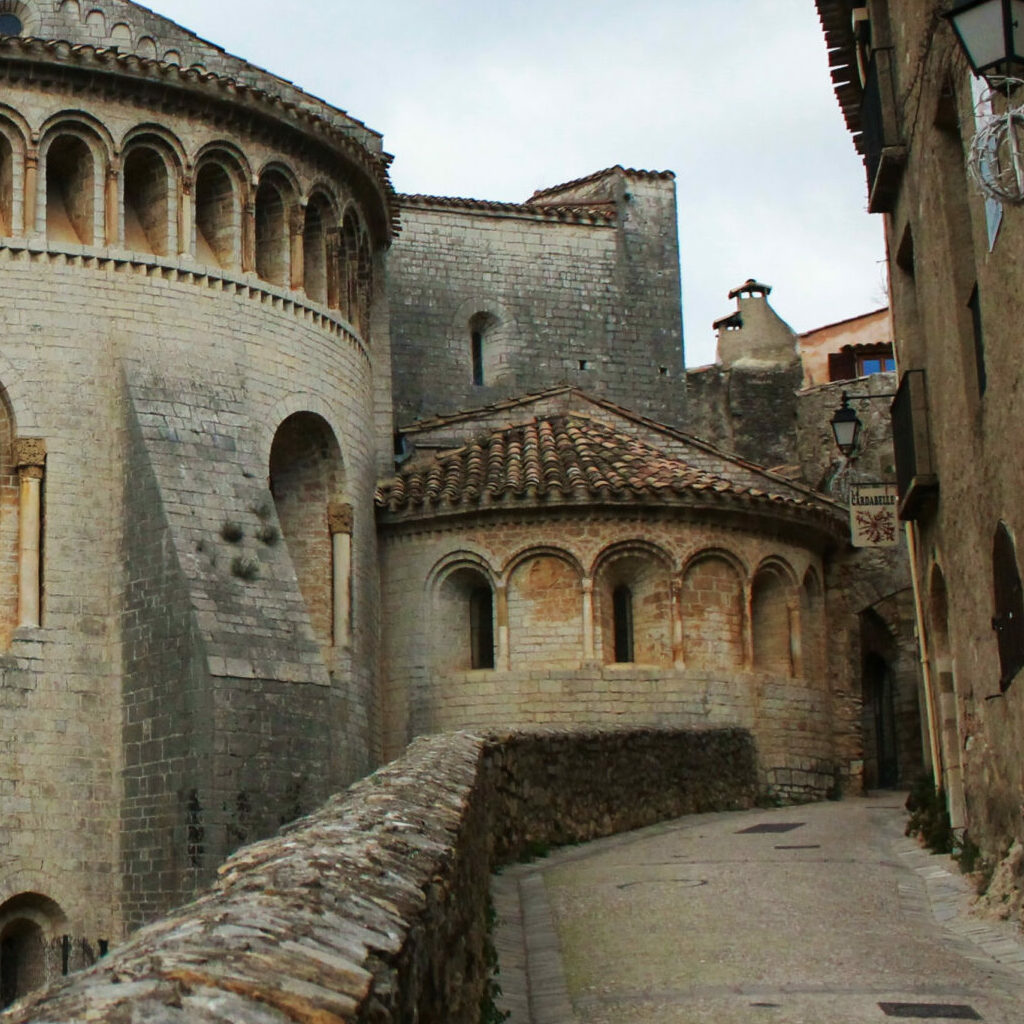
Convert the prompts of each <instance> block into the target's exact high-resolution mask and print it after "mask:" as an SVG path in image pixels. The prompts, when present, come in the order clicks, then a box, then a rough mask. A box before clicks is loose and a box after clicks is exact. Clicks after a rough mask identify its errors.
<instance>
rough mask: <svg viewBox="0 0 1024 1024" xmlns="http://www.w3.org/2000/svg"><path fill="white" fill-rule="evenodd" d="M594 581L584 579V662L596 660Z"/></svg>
mask: <svg viewBox="0 0 1024 1024" xmlns="http://www.w3.org/2000/svg"><path fill="white" fill-rule="evenodd" d="M594 657H595V654H594V580H593V578H592V577H590V576H584V577H583V662H584V664H590V663H591V662H592V661H593V660H594Z"/></svg>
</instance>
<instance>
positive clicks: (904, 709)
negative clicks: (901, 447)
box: [796, 373, 925, 786]
mask: <svg viewBox="0 0 1024 1024" xmlns="http://www.w3.org/2000/svg"><path fill="white" fill-rule="evenodd" d="M896 383H897V382H896V376H895V374H891V373H881V374H875V375H872V376H870V377H862V378H859V379H857V380H849V381H838V382H836V383H833V384H826V385H822V386H820V387H814V388H808V389H806V390H804V391H802V392H800V394H799V400H798V404H797V412H798V423H797V431H796V438H797V449H798V452H799V456H800V462H801V472H802V475H803V478H804V480H805V481H806V482H807V483H809V484H811V485H812V486H814V487H817V488H820V489H821V490H822V491H824V492H825V493H828V494H831V495H832V496H833V497H834V498H836V499H837V500H839V501H844V502H848V501H849V498H850V485H851V484H853V483H870V482H876V481H890V482H891V481H894V480H895V466H894V456H893V448H892V425H891V421H890V418H889V407H890V405H891V402H892V398H891V396H892V394H893V393H894V391H895V389H896ZM844 393H847V394H848V395H849V397H850V400H851V402H852V405H853V407H854V408H855V409H856V411H857V415H858V417H859V418H860V419H861V421H862V423H863V429H862V434H861V442H860V447H859V450H858V452H857V453H856V455H855V456H854V457H853V458H846V457H845V456H843V455H841V454H840V453H839V452H838V450H837V449H836V447H835V441H834V439H833V436H832V429H831V426H830V424H829V421H830V420H831V418H832V416H833V414H834V413H835V411H836V409H837V408H839V405H840V404H841V401H842V395H843V394H844ZM828 584H829V590H830V593H829V595H828V598H827V600H828V602H829V606H830V608H831V612H830V615H829V621H830V624H831V628H832V630H833V633H832V636H831V638H830V646H831V650H832V654H831V658H832V673H833V677H834V679H835V680H836V694H837V699H838V700H841V701H842V702H843V703H844V704H847V705H848V706H849V708H850V716H848V720H849V721H850V722H851V724H852V723H853V722H855V721H858V720H859V721H861V724H860V726H859V728H857V729H856V731H855V733H854V734H852V735H851V736H850V737H849V744H850V747H849V749H850V757H849V760H851V761H855V760H857V759H861V758H862V759H863V760H864V761H865V764H866V772H865V776H864V778H865V782H866V784H867V785H868V786H875V785H877V781H878V776H877V754H876V752H875V751H874V750H873V749H872V746H873V744H874V725H873V724H871V723H870V722H868V721H866V720H863V714H862V712H858V713H856V715H855V714H854V709H855V708H856V707H857V705H860V707H861V708H862V709H863V707H864V706H865V693H864V690H863V686H864V678H863V675H864V667H865V658H866V656H867V655H868V654H869V653H871V651H870V650H869V649H867V648H865V646H864V643H863V639H862V637H863V622H864V619H865V617H874V616H877V620H878V621H879V622H880V623H882V624H883V629H884V631H885V636H886V637H887V639H886V641H885V643H884V645H883V646H884V650H882V649H879V650H875V653H876V654H878V655H879V656H882V657H884V659H885V661H886V663H887V664H888V666H889V670H890V672H891V677H892V681H893V687H894V701H895V711H896V740H897V754H898V764H899V781H900V783H901V784H906V785H909V784H911V783H912V782H913V781H914V780H915V778H916V777H917V776H918V775H919V774H921V772H922V771H923V770H924V762H923V750H922V745H923V740H922V731H921V727H922V724H923V723H924V711H925V707H924V702H923V700H919V694H920V689H921V670H920V664H919V659H918V652H917V640H916V627H915V612H914V604H913V585H912V580H911V575H910V564H909V560H908V557H907V546H906V539H905V537H904V535H903V531H902V530H900V534H899V544H898V545H897V547H895V548H862V549H855V548H847V549H844V550H843V551H840V552H838V553H837V555H836V558H835V559H834V560H833V562H832V563H831V564H830V566H829V569H828ZM868 703H870V699H869V701H868ZM865 743H866V746H865ZM858 746H859V747H860V752H857V747H858Z"/></svg>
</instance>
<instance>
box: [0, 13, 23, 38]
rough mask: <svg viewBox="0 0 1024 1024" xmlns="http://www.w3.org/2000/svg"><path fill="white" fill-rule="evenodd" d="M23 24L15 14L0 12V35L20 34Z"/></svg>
mask: <svg viewBox="0 0 1024 1024" xmlns="http://www.w3.org/2000/svg"><path fill="white" fill-rule="evenodd" d="M23 29H24V26H23V25H22V23H21V18H19V17H18V16H17V15H16V14H0V36H20V35H21V33H22V31H23Z"/></svg>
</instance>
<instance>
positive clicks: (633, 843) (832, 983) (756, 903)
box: [495, 792, 1024, 1024]
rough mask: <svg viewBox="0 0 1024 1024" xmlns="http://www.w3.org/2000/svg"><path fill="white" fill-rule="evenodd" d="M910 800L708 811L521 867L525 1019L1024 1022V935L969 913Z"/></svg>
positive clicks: (504, 954) (515, 1001) (595, 1023)
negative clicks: (917, 835) (918, 833)
mask: <svg viewBox="0 0 1024 1024" xmlns="http://www.w3.org/2000/svg"><path fill="white" fill-rule="evenodd" d="M903 801H904V794H900V793H891V792H887V793H878V794H875V795H873V796H871V797H869V798H851V799H848V800H845V801H843V802H841V803H824V804H815V805H810V806H802V807H786V808H779V809H772V810H754V811H748V812H741V813H731V814H710V815H698V816H695V817H691V818H684V819H680V820H677V821H674V822H669V823H666V824H663V825H659V826H655V827H653V828H650V829H645V830H643V831H640V832H635V833H630V834H628V835H624V836H616V837H611V838H609V839H605V840H599V841H597V842H594V843H590V844H587V845H586V846H581V847H575V848H568V849H564V850H559V851H555V852H554V853H553V854H552V855H551V856H550V857H548V858H546V859H543V860H538V861H535V862H533V863H531V864H527V865H519V866H517V867H514V868H511V869H509V870H507V871H506V872H505V873H504V874H503V875H501V876H499V877H498V878H497V879H496V881H495V904H496V907H497V909H498V915H499V928H498V932H497V935H496V941H497V945H498V948H499V955H500V957H501V965H502V973H501V977H500V982H501V985H502V987H503V990H504V994H503V997H502V999H503V1006H504V1008H505V1009H507V1010H509V1011H511V1013H512V1016H511V1017H510V1018H509V1020H510V1022H511V1024H575V1022H579V1024H612V1022H615V1024H632V1022H637V1024H639V1022H645V1024H647V1022H650V1024H695V1022H704V1021H707V1022H714V1024H748V1022H751V1021H753V1022H759V1021H764V1022H772V1024H860V1022H868V1021H874V1022H884V1021H886V1020H890V1019H905V1020H921V1019H931V1020H984V1021H988V1022H990V1024H1018V1022H1019V1021H1020V1020H1021V1019H1022V1018H1024V946H1022V945H1021V944H1020V943H1019V941H1018V940H1017V938H1016V936H1015V933H1014V929H1013V928H1012V926H1010V925H1008V924H1004V923H1001V922H990V921H985V920H979V919H977V918H974V917H971V916H969V915H968V913H967V908H968V904H969V900H970V895H971V890H970V887H969V885H968V883H967V881H966V880H965V879H963V878H962V876H960V875H959V873H958V871H957V868H956V866H955V864H954V863H953V862H952V861H951V860H950V859H949V858H946V857H933V856H930V855H929V854H927V852H925V851H923V850H921V849H919V847H918V846H917V843H916V842H915V841H914V840H910V839H906V838H905V837H904V835H903V827H904V823H905V820H906V813H905V811H904V810H903Z"/></svg>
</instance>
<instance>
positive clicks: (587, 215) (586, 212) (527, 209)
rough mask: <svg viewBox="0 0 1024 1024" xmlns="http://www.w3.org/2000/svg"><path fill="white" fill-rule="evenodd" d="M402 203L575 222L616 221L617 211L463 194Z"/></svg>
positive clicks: (609, 206) (418, 197) (402, 199)
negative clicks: (505, 200)
mask: <svg viewBox="0 0 1024 1024" xmlns="http://www.w3.org/2000/svg"><path fill="white" fill-rule="evenodd" d="M398 201H399V204H400V205H401V206H402V207H418V208H420V209H445V210H451V209H455V210H464V211H467V212H470V213H494V214H500V215H505V216H509V217H534V218H543V219H544V220H561V221H571V222H574V223H591V224H614V223H615V222H616V220H617V219H618V214H617V211H616V209H615V204H614V203H610V202H609V203H604V202H592V203H586V204H583V203H565V204H544V205H536V206H535V205H532V204H531V203H499V202H495V201H492V200H489V199H466V198H463V197H461V196H424V195H400V196H399V197H398Z"/></svg>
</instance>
